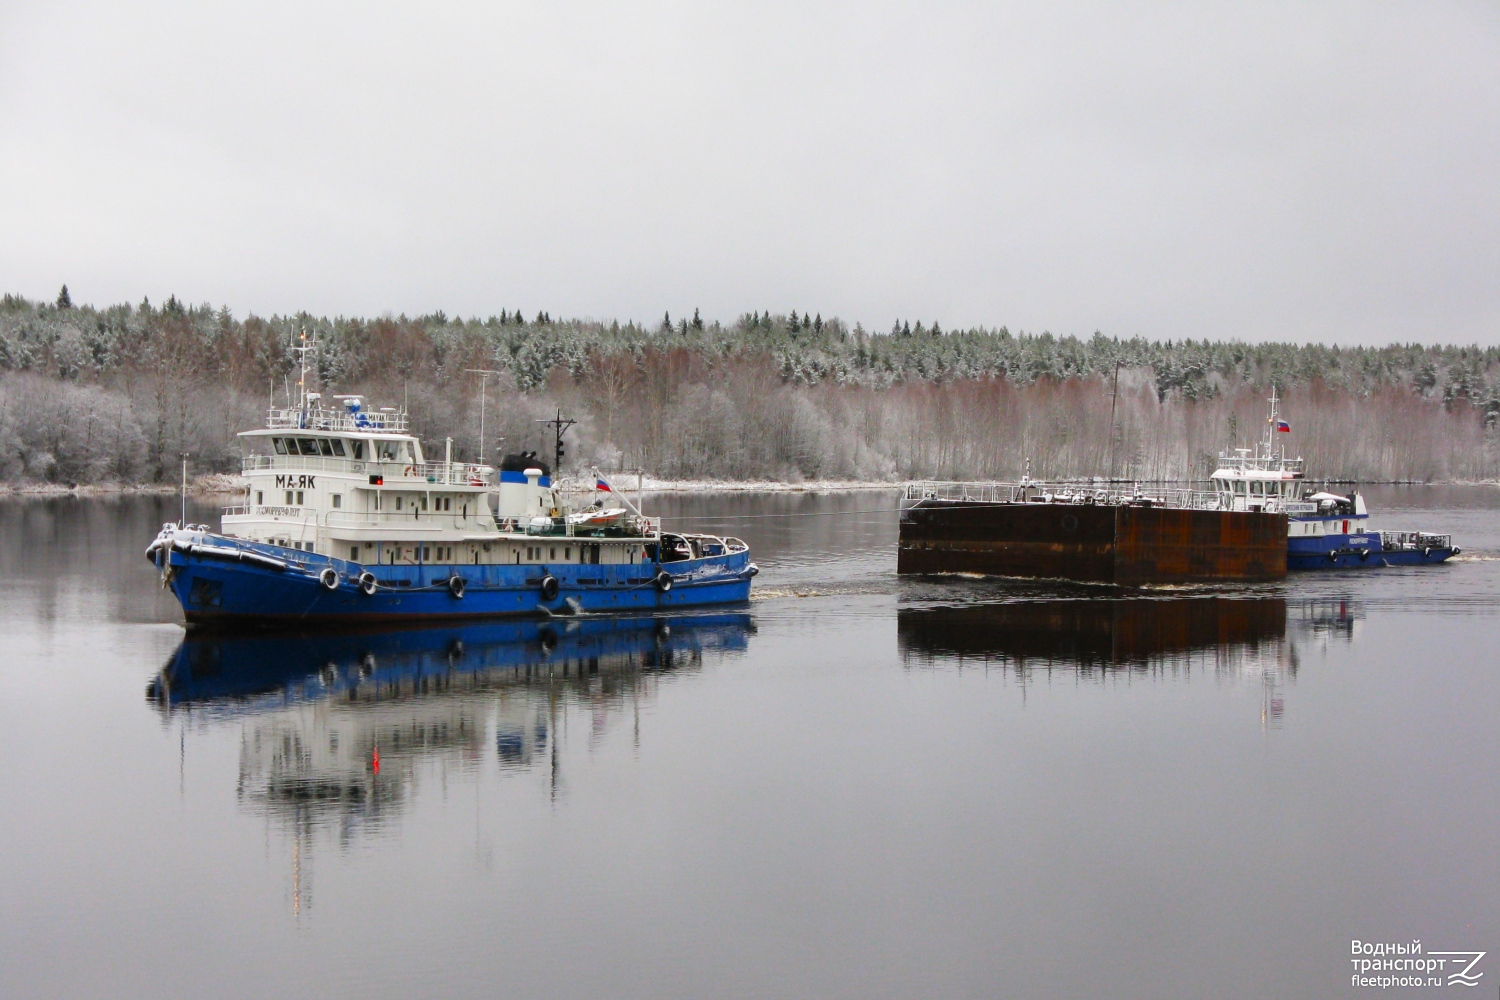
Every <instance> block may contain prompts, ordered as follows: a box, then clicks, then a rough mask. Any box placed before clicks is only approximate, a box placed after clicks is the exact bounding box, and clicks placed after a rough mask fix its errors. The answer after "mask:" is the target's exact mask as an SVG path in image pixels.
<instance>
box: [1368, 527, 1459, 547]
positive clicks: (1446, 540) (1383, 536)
mask: <svg viewBox="0 0 1500 1000" xmlns="http://www.w3.org/2000/svg"><path fill="white" fill-rule="evenodd" d="M1380 547H1381V548H1382V549H1385V550H1386V551H1388V552H1389V551H1391V550H1397V551H1401V550H1405V551H1416V550H1417V549H1451V548H1453V536H1452V535H1434V534H1429V533H1428V532H1426V531H1382V532H1381V533H1380Z"/></svg>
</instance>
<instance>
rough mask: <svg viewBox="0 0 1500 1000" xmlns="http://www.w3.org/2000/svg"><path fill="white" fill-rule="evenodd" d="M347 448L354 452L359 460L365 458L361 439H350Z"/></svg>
mask: <svg viewBox="0 0 1500 1000" xmlns="http://www.w3.org/2000/svg"><path fill="white" fill-rule="evenodd" d="M349 448H350V450H352V451H353V452H354V457H355V458H356V459H358V460H359V461H361V462H362V461H364V458H365V443H364V442H363V441H350V442H349Z"/></svg>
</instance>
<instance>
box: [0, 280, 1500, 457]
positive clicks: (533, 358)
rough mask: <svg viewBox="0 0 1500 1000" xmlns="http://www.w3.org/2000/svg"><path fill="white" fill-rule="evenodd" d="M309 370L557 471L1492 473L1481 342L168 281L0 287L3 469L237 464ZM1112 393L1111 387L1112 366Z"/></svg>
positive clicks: (449, 433)
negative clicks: (1119, 331) (1369, 344)
mask: <svg viewBox="0 0 1500 1000" xmlns="http://www.w3.org/2000/svg"><path fill="white" fill-rule="evenodd" d="M302 331H306V332H307V333H308V334H309V335H310V336H312V335H315V336H316V338H317V342H318V345H319V351H318V358H317V376H316V382H317V385H316V386H315V388H319V389H323V390H324V391H326V392H359V393H364V394H366V395H367V396H368V397H369V398H370V400H371V402H372V404H374V405H397V406H400V405H402V404H403V402H404V403H405V404H406V405H408V406H409V407H410V411H411V414H412V422H413V427H414V428H415V430H416V431H417V432H418V433H419V434H420V435H421V436H422V439H423V440H424V442H426V445H427V449H428V451H429V453H430V454H435V455H441V454H442V448H443V439H444V438H446V437H452V438H453V439H454V455H455V458H465V459H469V458H472V457H474V456H475V455H476V454H477V452H478V436H479V425H480V420H479V402H480V392H479V376H477V375H475V374H472V373H471V372H470V371H469V370H470V369H488V370H492V371H495V372H498V373H499V374H498V375H496V376H493V377H491V378H490V379H489V382H488V388H487V393H486V395H487V399H488V404H487V407H486V418H485V425H486V432H487V433H486V436H487V437H488V439H489V441H488V451H489V456H490V457H491V458H493V457H494V456H495V455H496V454H497V452H498V451H501V450H503V451H514V450H520V449H526V450H531V449H536V450H538V451H542V452H543V453H544V454H545V453H547V452H548V451H549V450H550V445H549V444H548V442H550V436H549V435H550V432H549V431H547V430H546V429H544V428H543V427H541V426H540V425H539V424H538V423H537V421H538V420H541V419H545V418H547V417H550V416H552V415H553V414H554V413H555V411H556V410H557V409H559V408H560V409H561V410H562V411H563V413H564V415H565V416H571V417H574V418H577V419H578V421H579V423H578V426H577V427H575V428H574V429H573V431H571V432H570V436H569V450H568V455H567V459H566V461H565V463H564V464H565V466H568V467H586V466H589V465H597V466H599V467H600V468H602V469H606V470H618V469H630V470H634V469H638V468H639V469H643V470H645V471H646V472H647V473H648V474H652V475H656V476H659V477H664V478H694V479H709V478H713V479H780V480H788V481H802V480H811V479H857V480H881V481H891V480H899V479H910V478H929V477H930V478H945V479H990V478H1012V477H1018V476H1020V475H1021V474H1022V473H1023V472H1024V471H1025V470H1026V468H1027V463H1028V462H1029V463H1030V465H1029V467H1030V471H1031V473H1032V475H1034V476H1039V477H1059V478H1061V477H1086V476H1094V475H1111V476H1113V477H1116V478H1121V479H1140V480H1161V479H1173V480H1181V479H1188V478H1202V477H1204V476H1205V475H1206V474H1207V473H1208V472H1209V471H1210V470H1211V469H1212V467H1213V465H1214V460H1215V458H1216V456H1217V455H1218V453H1219V452H1220V451H1221V450H1223V449H1226V448H1230V447H1233V446H1235V445H1237V444H1238V445H1247V444H1249V443H1251V441H1252V440H1253V439H1256V438H1258V437H1261V436H1263V434H1264V430H1265V414H1266V403H1265V398H1266V396H1267V395H1268V393H1269V390H1270V388H1271V386H1272V385H1275V386H1276V387H1277V388H1278V389H1279V391H1280V392H1281V393H1282V394H1283V395H1284V396H1285V398H1286V402H1285V405H1284V409H1283V413H1284V415H1285V416H1286V418H1287V419H1288V420H1289V421H1290V422H1291V425H1292V430H1293V432H1292V433H1291V434H1289V435H1282V436H1281V437H1282V438H1283V440H1284V441H1285V443H1286V444H1287V446H1288V450H1289V451H1290V452H1291V453H1293V454H1300V455H1302V456H1304V457H1305V458H1306V459H1307V461H1308V471H1309V476H1310V477H1312V478H1315V479H1319V480H1321V479H1325V478H1326V479H1329V480H1333V481H1367V482H1368V481H1390V480H1415V481H1435V480H1478V479H1495V478H1497V477H1500V443H1497V442H1500V430H1497V426H1496V425H1497V420H1500V349H1497V348H1493V347H1491V348H1482V349H1481V348H1477V347H1472V346H1471V347H1460V346H1441V347H1440V346H1421V345H1417V344H1409V345H1392V346H1389V347H1381V348H1364V347H1328V346H1320V345H1315V344H1309V345H1296V344H1290V343H1257V344H1248V343H1242V342H1233V341H1210V340H1201V341H1198V340H1182V341H1175V342H1174V341H1165V342H1155V341H1148V340H1142V339H1139V338H1133V339H1130V340H1121V339H1117V338H1112V337H1106V336H1103V335H1101V334H1097V333H1096V334H1094V336H1092V337H1091V338H1088V339H1079V338H1076V337H1057V336H1053V335H1052V334H1049V333H1041V334H1027V333H1020V332H1016V333H1012V332H1011V331H1009V330H1007V329H1005V328H1000V329H970V330H945V329H942V328H941V327H940V326H939V325H938V324H937V323H932V324H930V325H924V324H923V323H921V322H911V321H901V322H898V323H897V324H896V325H895V326H893V327H892V328H891V329H890V330H881V331H867V330H865V329H863V328H862V327H860V326H858V325H855V326H854V327H853V328H852V329H851V328H849V327H848V326H846V325H845V324H844V323H842V322H840V321H839V320H838V319H833V318H830V319H824V318H823V317H822V316H821V315H815V316H812V317H809V316H807V315H806V314H798V313H797V312H795V311H792V312H788V313H785V314H781V313H777V314H774V315H773V314H770V313H759V312H757V313H752V314H749V315H745V316H741V317H739V318H738V319H737V320H735V321H734V322H733V323H729V324H727V325H726V324H721V323H718V322H705V321H703V320H702V319H701V318H700V317H699V316H698V315H697V314H696V312H695V313H694V315H693V316H691V317H680V318H676V319H674V318H672V317H670V316H664V317H663V318H662V319H661V320H660V321H658V322H655V323H649V324H640V323H634V322H631V323H625V324H621V323H617V322H597V321H591V320H562V319H557V320H554V319H552V318H551V317H550V316H548V315H547V314H545V313H542V314H538V315H536V316H535V317H532V318H529V319H528V318H524V317H522V315H521V314H520V312H519V311H516V312H514V313H513V312H510V311H503V312H502V313H501V314H500V315H499V316H492V317H490V318H489V319H486V320H479V319H460V318H457V317H448V316H446V315H444V314H443V313H441V312H439V313H434V314H432V315H428V316H421V317H416V318H407V317H405V316H401V317H390V316H385V317H380V318H377V319H346V318H337V319H326V318H320V317H314V316H309V315H297V316H286V317H272V318H269V319H263V318H259V317H255V316H251V317H248V318H245V319H238V318H236V317H234V316H233V315H231V314H230V313H229V312H228V311H227V310H224V309H215V308H213V307H211V306H207V305H204V306H187V305H185V304H183V303H181V302H179V301H178V300H177V299H175V298H172V299H169V300H168V301H167V302H166V303H164V304H162V305H161V306H153V305H152V304H151V303H149V302H142V303H141V304H139V305H116V306H111V307H109V308H102V309H96V308H93V307H90V306H75V305H74V304H73V303H72V302H71V301H70V299H69V297H68V295H67V290H66V289H64V290H63V293H62V294H60V295H59V297H58V300H57V301H56V302H55V303H51V302H36V301H30V300H27V299H24V298H22V297H19V296H14V295H7V296H5V297H4V299H3V300H0V479H3V480H6V481H10V482H55V483H78V484H85V483H104V482H119V483H135V482H151V481H163V480H167V481H170V480H172V479H174V477H175V476H176V474H177V469H178V463H179V456H180V454H181V453H183V452H187V453H190V455H191V456H192V458H191V461H192V464H193V468H194V469H195V470H197V471H200V472H202V471H233V470H235V469H237V468H238V461H239V450H238V446H237V444H236V441H235V437H234V435H235V432H236V431H239V430H245V429H249V428H252V427H256V426H261V425H262V424H263V422H264V418H265V409H266V407H267V406H268V405H269V404H271V403H272V401H275V402H276V403H277V404H278V405H282V404H284V403H285V402H286V400H287V398H288V395H289V394H293V393H295V383H296V378H297V376H296V373H295V362H294V356H293V354H292V353H291V350H290V348H291V347H292V345H293V344H294V343H295V341H296V339H297V336H298V334H299V333H300V332H302ZM1116 385H1118V392H1117V393H1116V392H1115V391H1114V390H1115V386H1116Z"/></svg>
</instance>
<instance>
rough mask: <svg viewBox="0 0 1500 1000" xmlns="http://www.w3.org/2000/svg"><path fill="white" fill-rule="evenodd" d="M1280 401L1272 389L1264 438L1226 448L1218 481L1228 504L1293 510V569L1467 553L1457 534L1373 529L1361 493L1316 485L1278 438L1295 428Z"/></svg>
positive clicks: (1412, 562) (1407, 562)
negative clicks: (1324, 489) (1228, 452)
mask: <svg viewBox="0 0 1500 1000" xmlns="http://www.w3.org/2000/svg"><path fill="white" fill-rule="evenodd" d="M1277 402H1278V400H1277V398H1276V390H1275V389H1274V388H1273V389H1272V390H1271V399H1270V403H1271V415H1270V418H1269V419H1268V425H1267V429H1266V439H1265V441H1264V442H1262V443H1260V444H1258V445H1257V446H1256V447H1255V448H1254V449H1250V448H1236V449H1235V454H1234V455H1223V454H1221V455H1220V456H1219V468H1218V469H1216V470H1215V471H1214V474H1213V484H1214V491H1215V492H1216V493H1218V495H1219V502H1220V505H1221V506H1222V507H1224V509H1226V510H1265V511H1284V512H1285V513H1286V515H1287V558H1286V568H1287V569H1288V570H1305V569H1365V568H1373V567H1377V566H1416V565H1426V564H1429V563H1440V562H1444V561H1446V560H1447V559H1450V558H1451V557H1453V556H1456V555H1458V554H1459V552H1460V551H1462V550H1460V549H1459V548H1458V546H1456V545H1454V544H1453V537H1452V536H1451V535H1440V534H1433V533H1430V532H1426V531H1377V530H1374V529H1372V528H1371V527H1370V523H1369V522H1370V514H1369V511H1368V510H1367V509H1366V507H1365V500H1364V497H1362V496H1361V495H1360V494H1359V493H1358V492H1357V491H1356V492H1353V493H1350V494H1348V495H1347V496H1341V495H1339V494H1337V493H1328V492H1322V491H1319V492H1313V491H1311V490H1310V489H1309V488H1308V487H1307V483H1306V481H1305V478H1304V475H1305V473H1304V467H1303V461H1302V459H1300V458H1288V457H1287V455H1286V448H1285V447H1284V446H1283V447H1278V446H1277V444H1276V436H1277V435H1278V434H1285V433H1290V432H1291V425H1290V424H1288V423H1287V422H1286V421H1285V420H1282V419H1281V418H1280V417H1279V416H1278V414H1277V412H1276V404H1277Z"/></svg>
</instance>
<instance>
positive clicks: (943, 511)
mask: <svg viewBox="0 0 1500 1000" xmlns="http://www.w3.org/2000/svg"><path fill="white" fill-rule="evenodd" d="M1286 539H1287V517H1286V514H1285V513H1283V512H1280V511H1268V510H1264V509H1260V510H1225V509H1223V508H1222V505H1221V501H1220V498H1219V497H1218V496H1217V495H1216V494H1214V493H1207V492H1199V491H1193V490H1165V491H1157V492H1154V493H1151V494H1144V493H1142V492H1140V491H1139V490H1138V489H1137V490H1132V491H1128V492H1127V491H1123V490H1113V489H1102V488H1091V487H1087V486H1083V487H1080V486H1077V485H1072V486H1067V485H1054V484H1047V483H1038V482H1027V481H1023V482H1020V483H985V484H976V483H914V484H912V485H910V486H908V487H907V490H906V495H905V497H904V498H903V500H902V504H901V522H900V540H899V549H898V554H897V559H896V571H897V573H901V574H923V573H979V574H985V575H994V576H1021V577H1043V578H1058V579H1066V580H1078V581H1083V582H1090V583H1114V584H1127V585H1137V584H1149V583H1208V582H1216V581H1260V580H1280V579H1282V578H1284V577H1285V576H1286V569H1287V542H1286Z"/></svg>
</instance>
